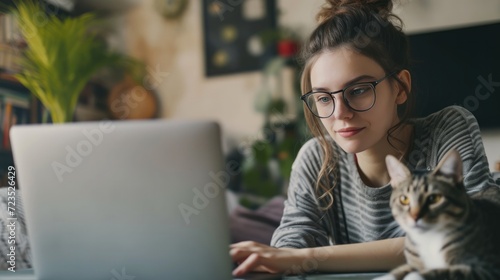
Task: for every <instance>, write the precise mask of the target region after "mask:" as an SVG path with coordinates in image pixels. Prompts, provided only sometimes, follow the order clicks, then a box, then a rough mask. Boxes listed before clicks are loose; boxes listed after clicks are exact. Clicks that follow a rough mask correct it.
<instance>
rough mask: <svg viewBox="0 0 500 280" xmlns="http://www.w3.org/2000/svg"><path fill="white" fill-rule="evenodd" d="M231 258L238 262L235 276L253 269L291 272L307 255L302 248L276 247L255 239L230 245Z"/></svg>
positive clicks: (234, 272) (270, 271) (269, 271)
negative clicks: (302, 251) (302, 252)
mask: <svg viewBox="0 0 500 280" xmlns="http://www.w3.org/2000/svg"><path fill="white" fill-rule="evenodd" d="M229 248H230V254H231V258H232V259H233V261H234V262H236V263H238V264H239V265H238V267H237V268H236V269H235V270H234V271H233V275H234V276H241V275H243V274H245V273H248V272H251V271H258V272H268V273H286V274H291V273H292V269H293V268H294V267H296V266H297V265H300V264H301V263H302V261H303V259H304V257H305V256H303V254H301V250H300V249H291V248H274V247H270V246H267V245H264V244H260V243H257V242H253V241H244V242H240V243H235V244H231V245H230V246H229Z"/></svg>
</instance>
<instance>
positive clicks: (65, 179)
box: [11, 120, 231, 280]
mask: <svg viewBox="0 0 500 280" xmlns="http://www.w3.org/2000/svg"><path fill="white" fill-rule="evenodd" d="M11 142H12V150H13V155H14V161H15V165H16V168H17V172H18V173H17V176H18V181H19V186H20V188H21V192H22V196H23V200H24V205H25V212H26V220H27V227H28V232H29V238H30V242H31V246H32V252H33V264H34V269H35V273H36V275H37V277H38V278H39V279H116V280H120V279H138V280H139V279H141V280H142V279H218V280H219V279H231V260H230V257H229V253H228V245H229V227H228V217H227V212H226V203H225V198H224V193H225V192H224V191H225V186H224V183H226V182H227V180H228V178H229V175H228V174H229V172H230V171H228V170H225V167H224V165H223V158H222V152H221V147H220V131H219V127H218V126H217V124H215V123H213V122H202V121H172V120H171V121H166V120H153V121H151V120H150V121H129V122H110V121H106V122H89V123H71V124H64V125H25V126H15V127H13V128H12V130H11ZM132 277H135V278H132Z"/></svg>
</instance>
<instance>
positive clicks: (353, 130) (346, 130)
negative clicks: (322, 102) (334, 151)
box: [337, 127, 365, 138]
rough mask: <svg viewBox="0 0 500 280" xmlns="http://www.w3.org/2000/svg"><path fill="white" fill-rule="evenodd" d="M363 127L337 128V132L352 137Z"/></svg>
mask: <svg viewBox="0 0 500 280" xmlns="http://www.w3.org/2000/svg"><path fill="white" fill-rule="evenodd" d="M363 129H365V128H364V127H347V128H342V129H339V130H337V133H338V134H339V135H340V136H342V137H345V138H347V137H352V136H354V135H356V134H358V133H360V132H361V131H362V130H363Z"/></svg>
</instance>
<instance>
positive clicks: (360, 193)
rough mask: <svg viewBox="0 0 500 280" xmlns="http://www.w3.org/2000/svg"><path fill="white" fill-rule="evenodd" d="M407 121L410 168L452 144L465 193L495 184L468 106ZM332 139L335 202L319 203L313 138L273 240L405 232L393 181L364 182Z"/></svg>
mask: <svg viewBox="0 0 500 280" xmlns="http://www.w3.org/2000/svg"><path fill="white" fill-rule="evenodd" d="M410 123H412V124H413V126H414V137H413V143H412V147H411V148H410V152H409V155H408V162H407V165H408V167H409V168H410V169H427V170H431V169H434V168H435V167H436V165H437V163H438V162H439V161H440V160H441V158H442V157H443V156H444V155H445V154H446V152H447V151H448V150H450V149H451V148H456V149H457V150H458V152H459V153H460V155H461V157H462V160H463V172H464V185H465V187H466V188H467V190H468V192H469V194H470V193H474V192H476V191H479V190H481V189H483V188H484V187H486V186H490V185H494V184H495V183H494V181H493V179H492V177H491V174H490V171H489V167H488V160H487V158H486V155H485V153H484V147H483V144H482V140H481V135H480V131H479V126H478V124H477V121H476V119H475V118H474V116H473V115H472V114H471V113H470V112H469V111H467V110H466V109H464V108H462V107H458V106H451V107H447V108H445V109H443V110H441V111H439V112H437V113H434V114H432V115H429V116H427V117H425V118H420V119H413V120H411V121H410ZM330 140H331V139H330ZM331 143H332V145H333V147H334V151H335V153H336V154H337V155H338V160H339V162H338V164H337V166H338V170H337V172H336V173H335V174H331V176H332V177H331V178H332V181H333V180H336V182H337V185H336V187H335V189H334V191H333V195H334V204H333V206H332V207H331V208H330V209H329V210H327V211H323V210H321V209H319V207H318V199H317V196H316V195H315V191H314V188H315V182H316V178H317V174H318V172H319V170H320V167H321V163H322V160H323V152H322V150H321V146H320V144H319V141H318V140H317V139H311V140H309V141H308V142H307V143H306V144H304V146H303V147H302V148H301V150H300V152H299V154H298V156H297V158H296V160H295V162H294V164H293V166H292V173H291V178H290V184H289V187H288V197H287V200H286V201H285V209H284V214H283V217H282V219H281V224H280V226H279V227H278V228H277V229H276V231H275V232H274V235H273V238H272V241H271V245H272V246H275V247H290V248H304V247H317V246H326V245H333V244H349V243H360V242H367V241H374V240H381V239H387V238H394V237H400V236H404V232H403V231H402V229H401V228H400V227H399V225H398V224H397V223H396V222H395V220H394V218H393V217H392V214H391V210H390V207H389V198H390V195H391V186H390V185H389V184H387V185H385V186H382V187H380V188H371V187H368V186H366V185H365V184H364V183H363V181H362V180H361V178H360V176H359V172H358V170H357V167H356V163H355V158H354V154H348V153H346V152H344V151H343V150H342V149H341V148H340V147H338V146H337V145H336V144H335V143H334V142H333V140H331Z"/></svg>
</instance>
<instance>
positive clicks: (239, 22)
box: [202, 0, 276, 77]
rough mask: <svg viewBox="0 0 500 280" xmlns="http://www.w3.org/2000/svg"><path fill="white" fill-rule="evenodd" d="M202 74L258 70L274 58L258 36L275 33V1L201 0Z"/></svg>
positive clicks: (270, 46)
mask: <svg viewBox="0 0 500 280" xmlns="http://www.w3.org/2000/svg"><path fill="white" fill-rule="evenodd" d="M202 10H203V31H204V49H205V74H206V76H208V77H210V76H217V75H225V74H233V73H240V72H246V71H255V70H259V69H261V68H262V67H263V66H264V65H265V63H266V62H267V61H268V60H269V59H270V58H272V57H273V56H274V55H275V54H276V51H275V47H274V45H272V44H267V43H266V42H265V40H263V36H262V34H264V33H266V32H268V31H269V30H274V29H276V1H275V0H203V7H202Z"/></svg>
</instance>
